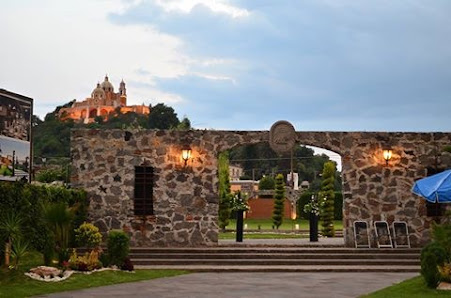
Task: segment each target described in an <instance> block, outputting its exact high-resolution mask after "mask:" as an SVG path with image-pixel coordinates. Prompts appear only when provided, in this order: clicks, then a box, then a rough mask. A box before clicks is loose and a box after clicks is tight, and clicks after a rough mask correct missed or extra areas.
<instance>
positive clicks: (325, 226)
mask: <svg viewBox="0 0 451 298" xmlns="http://www.w3.org/2000/svg"><path fill="white" fill-rule="evenodd" d="M335 171H336V170H335V163H333V162H331V161H328V162H326V163H325V164H324V169H323V175H322V183H321V192H320V195H319V197H320V200H321V201H320V206H321V212H320V217H321V222H322V223H321V226H322V234H323V236H327V237H333V236H334V235H335V229H334V199H335V190H334V184H335Z"/></svg>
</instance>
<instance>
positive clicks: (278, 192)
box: [272, 174, 285, 229]
mask: <svg viewBox="0 0 451 298" xmlns="http://www.w3.org/2000/svg"><path fill="white" fill-rule="evenodd" d="M274 190H275V191H274V211H273V216H272V221H273V224H274V226H275V227H276V228H277V229H279V227H280V226H281V225H282V222H283V211H284V208H283V207H284V206H283V205H284V204H283V203H284V200H285V183H284V179H283V175H282V174H278V175H277V176H276V185H275V189H274Z"/></svg>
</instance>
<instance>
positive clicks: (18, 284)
mask: <svg viewBox="0 0 451 298" xmlns="http://www.w3.org/2000/svg"><path fill="white" fill-rule="evenodd" d="M39 265H42V256H41V255H40V254H38V253H32V254H29V255H28V256H27V257H26V258H24V260H23V262H22V263H21V266H20V268H19V269H18V270H8V269H6V268H1V269H0V297H15V298H16V297H29V296H33V295H40V294H48V293H55V292H62V291H70V290H78V289H84V288H91V287H98V286H106V285H111V284H118V283H124V282H132V281H140V280H148V279H154V278H160V277H169V276H176V275H181V274H186V273H188V272H187V271H181V270H136V273H129V272H122V271H104V272H97V273H93V274H91V275H85V274H78V273H75V274H73V275H72V276H71V277H70V278H69V279H67V280H65V281H62V282H42V281H36V280H33V279H31V278H29V277H28V276H25V275H24V273H25V272H27V271H28V269H30V268H32V267H36V266H39Z"/></svg>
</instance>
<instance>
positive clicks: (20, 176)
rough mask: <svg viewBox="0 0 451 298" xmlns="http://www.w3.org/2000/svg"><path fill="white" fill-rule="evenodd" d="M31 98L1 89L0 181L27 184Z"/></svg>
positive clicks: (29, 168)
mask: <svg viewBox="0 0 451 298" xmlns="http://www.w3.org/2000/svg"><path fill="white" fill-rule="evenodd" d="M32 115H33V99H31V98H29V97H26V96H23V95H20V94H16V93H13V92H10V91H7V90H4V89H0V180H7V181H16V180H26V181H30V177H31V176H30V173H31V164H32V160H31V156H32V155H31V118H32Z"/></svg>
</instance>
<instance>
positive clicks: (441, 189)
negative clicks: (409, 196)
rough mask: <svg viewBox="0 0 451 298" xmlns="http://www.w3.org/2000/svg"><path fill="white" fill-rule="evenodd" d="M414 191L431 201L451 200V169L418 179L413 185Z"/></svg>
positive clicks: (447, 201) (446, 201)
mask: <svg viewBox="0 0 451 298" xmlns="http://www.w3.org/2000/svg"><path fill="white" fill-rule="evenodd" d="M412 192H413V193H414V194H417V195H419V196H422V197H424V198H425V199H426V200H428V201H429V202H431V203H437V202H438V203H449V202H451V170H446V171H444V172H441V173H438V174H435V175H432V176H429V177H426V178H423V179H420V180H418V181H417V182H415V184H414V185H413V187H412Z"/></svg>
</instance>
